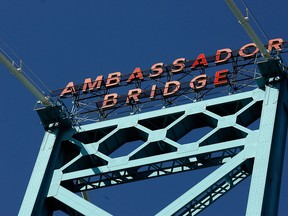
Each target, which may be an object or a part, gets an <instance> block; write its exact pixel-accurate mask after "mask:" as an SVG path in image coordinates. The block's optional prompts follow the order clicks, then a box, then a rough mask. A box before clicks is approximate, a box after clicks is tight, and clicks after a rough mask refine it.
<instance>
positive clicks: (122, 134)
mask: <svg viewBox="0 0 288 216" xmlns="http://www.w3.org/2000/svg"><path fill="white" fill-rule="evenodd" d="M147 138H148V134H147V133H145V132H143V131H141V130H139V129H138V128H135V127H130V128H124V129H120V130H118V131H117V132H116V133H115V134H113V135H112V136H110V137H108V138H107V139H106V140H104V141H103V142H102V143H100V145H99V148H98V150H99V151H100V152H101V153H103V154H105V155H107V156H110V154H112V153H113V152H114V151H116V150H117V151H119V152H121V150H120V149H119V148H121V147H123V145H126V144H127V143H129V142H133V141H142V142H146V141H147ZM119 152H118V153H117V154H119Z"/></svg>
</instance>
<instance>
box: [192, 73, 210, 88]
mask: <svg viewBox="0 0 288 216" xmlns="http://www.w3.org/2000/svg"><path fill="white" fill-rule="evenodd" d="M206 83H207V75H206V74H202V75H199V76H196V77H194V78H193V79H192V80H191V82H190V87H191V88H192V89H194V90H196V89H202V88H204V87H205V86H206Z"/></svg>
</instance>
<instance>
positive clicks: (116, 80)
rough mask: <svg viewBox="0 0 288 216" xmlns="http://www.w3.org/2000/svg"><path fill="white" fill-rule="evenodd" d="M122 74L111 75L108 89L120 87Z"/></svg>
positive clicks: (107, 84) (108, 80)
mask: <svg viewBox="0 0 288 216" xmlns="http://www.w3.org/2000/svg"><path fill="white" fill-rule="evenodd" d="M120 77H121V73H120V72H115V73H110V74H109V75H108V77H107V82H106V87H111V86H115V85H118V84H119V83H120Z"/></svg>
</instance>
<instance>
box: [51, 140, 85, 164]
mask: <svg viewBox="0 0 288 216" xmlns="http://www.w3.org/2000/svg"><path fill="white" fill-rule="evenodd" d="M80 150H81V149H80V147H79V146H77V145H75V144H73V143H71V142H69V141H68V140H65V141H63V142H62V143H61V148H60V152H59V158H61V163H59V164H58V165H57V167H56V168H57V169H58V168H60V167H62V166H63V165H65V164H66V163H68V162H69V161H71V160H72V159H74V158H75V157H76V156H77V155H79V153H80Z"/></svg>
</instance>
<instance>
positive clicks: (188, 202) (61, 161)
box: [20, 87, 278, 215]
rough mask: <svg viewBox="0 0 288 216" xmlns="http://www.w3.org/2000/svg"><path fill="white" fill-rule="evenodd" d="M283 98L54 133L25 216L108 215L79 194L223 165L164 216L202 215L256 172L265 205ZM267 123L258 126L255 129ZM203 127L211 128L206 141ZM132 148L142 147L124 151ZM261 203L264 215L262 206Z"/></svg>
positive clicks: (269, 94) (266, 94)
mask: <svg viewBox="0 0 288 216" xmlns="http://www.w3.org/2000/svg"><path fill="white" fill-rule="evenodd" d="M277 99H278V89H277V88H272V87H266V90H265V91H264V90H262V89H255V90H253V91H250V92H245V93H241V94H235V95H230V96H225V97H220V98H216V99H211V100H207V101H201V102H196V103H191V104H187V105H182V106H177V107H173V108H164V109H161V110H156V111H152V112H149V113H143V114H138V115H132V116H128V117H122V118H118V119H113V120H107V121H103V122H98V123H94V124H87V125H83V126H79V127H74V128H64V129H63V130H60V131H59V133H58V134H57V139H56V133H55V134H53V133H49V132H47V134H46V136H45V138H44V141H43V144H42V147H41V150H40V153H39V157H38V159H37V162H36V165H35V168H34V171H33V175H32V177H31V180H30V183H29V186H28V189H27V192H26V195H25V198H24V200H23V204H22V207H21V210H20V215H29V214H31V215H39V213H40V214H41V215H49V214H50V213H51V212H53V211H56V210H61V211H63V212H66V213H67V214H71V212H74V213H73V214H80V215H81V214H82V215H92V213H91V212H95V214H96V213H97V214H98V215H99V214H100V215H105V214H106V215H109V213H108V211H109V209H101V208H99V207H97V206H96V205H94V204H92V203H90V202H88V201H87V200H84V199H82V198H80V197H79V196H78V195H77V194H76V193H78V192H83V191H87V190H95V189H98V188H102V187H109V186H112V185H119V184H123V183H130V182H134V181H139V180H144V179H149V178H154V177H160V176H165V175H170V174H175V173H179V172H184V171H192V170H196V169H202V168H206V167H211V166H215V167H216V166H219V165H220V167H219V168H217V169H216V170H215V171H214V172H213V173H211V174H210V175H209V176H207V178H205V179H204V180H203V181H201V182H199V184H197V185H196V186H195V187H193V188H191V190H189V191H188V192H187V193H185V194H183V195H182V196H180V197H179V198H178V199H177V200H175V202H172V203H171V204H170V205H168V206H167V207H166V208H164V209H163V210H162V211H160V212H159V213H158V215H169V214H171V215H186V214H191V215H195V214H198V213H200V212H201V211H202V210H204V209H205V208H206V207H208V206H209V205H210V204H212V203H214V201H216V200H217V199H218V198H220V197H221V196H223V195H224V194H225V193H227V192H228V191H230V190H231V189H232V188H234V186H235V185H237V184H238V183H240V182H241V181H242V180H244V179H245V178H247V177H248V176H250V175H251V174H252V182H251V189H250V197H249V203H251V204H252V203H253V202H256V200H261V199H263V195H264V187H265V181H266V173H267V167H268V159H267V155H269V152H270V146H271V140H272V131H273V130H271V128H272V129H273V122H271V121H272V120H273V119H274V118H275V113H276V107H277ZM261 110H262V112H261ZM260 117H261V119H260V123H259V124H260V126H259V128H258V127H257V126H254V127H251V126H250V125H251V124H252V123H253V122H254V123H255V122H256V123H257V121H259V120H258V119H259V118H260ZM267 122H269V124H268V123H267ZM266 125H268V126H266ZM199 128H202V129H203V128H204V129H205V130H204V131H205V133H204V134H202V135H201V136H199V135H197V130H198V129H199ZM194 131H195V132H194ZM197 136H198V137H197ZM183 137H184V138H185V139H184V140H183ZM130 142H138V143H139V146H138V147H135V148H134V149H131V150H130V151H128V152H121V149H122V148H124V147H125V145H128V144H129V143H130ZM263 145H265V146H266V147H263ZM52 152H53V153H52ZM117 152H118V154H117ZM119 152H120V153H119ZM254 161H255V162H254ZM253 162H254V168H253V172H252V167H253ZM265 164H266V165H265ZM255 167H258V168H255ZM259 167H261V168H259ZM40 170H41V171H40ZM44 177H45V178H44ZM259 184H260V186H261V185H262V186H261V187H259ZM256 185H257V186H256ZM35 188H36V190H35ZM259 191H261V193H262V195H261V196H262V198H261V197H260V196H259V195H258V194H259ZM261 193H260V194H261ZM31 200H34V201H33V202H31ZM257 202H259V203H260V204H259V205H258V207H259V209H260V210H259V212H261V207H262V202H261V201H257ZM76 203H77V204H76ZM80 206H81V207H80ZM252 206H253V205H252ZM254 207H255V205H254ZM258 207H257V208H258ZM249 209H252V208H250V207H249V204H248V209H247V215H252V214H253V215H257V214H258V213H259V212H258V213H255V214H254V212H253V213H249V211H250V210H249ZM259 215H260V214H259Z"/></svg>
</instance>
